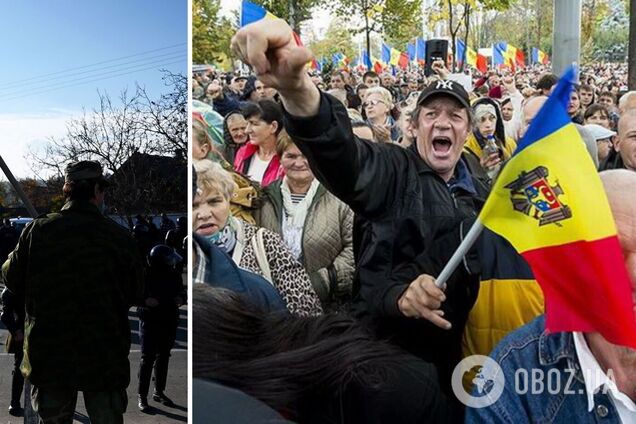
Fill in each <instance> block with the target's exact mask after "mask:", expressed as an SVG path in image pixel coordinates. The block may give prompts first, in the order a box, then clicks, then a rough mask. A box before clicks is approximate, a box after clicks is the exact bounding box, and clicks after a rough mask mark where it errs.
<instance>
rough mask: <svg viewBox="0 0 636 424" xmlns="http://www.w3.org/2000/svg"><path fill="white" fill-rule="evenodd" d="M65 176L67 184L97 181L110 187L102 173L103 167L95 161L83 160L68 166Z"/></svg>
mask: <svg viewBox="0 0 636 424" xmlns="http://www.w3.org/2000/svg"><path fill="white" fill-rule="evenodd" d="M64 176H65V179H66V181H67V182H72V181H81V180H90V179H95V180H98V181H101V182H102V184H103V185H109V183H108V181H107V180H106V179H105V178H104V174H103V173H102V165H101V164H100V163H99V162H96V161H94V160H82V161H78V162H71V163H69V164H68V165H66V169H65V170H64Z"/></svg>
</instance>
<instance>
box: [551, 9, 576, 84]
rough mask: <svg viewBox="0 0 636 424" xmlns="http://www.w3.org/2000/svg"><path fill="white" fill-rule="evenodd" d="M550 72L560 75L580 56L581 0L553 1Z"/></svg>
mask: <svg viewBox="0 0 636 424" xmlns="http://www.w3.org/2000/svg"><path fill="white" fill-rule="evenodd" d="M552 49H553V52H552V71H553V72H554V73H555V74H557V75H561V74H562V73H563V71H565V69H567V67H568V66H570V65H571V64H572V63H573V62H576V63H579V62H580V55H581V0H554V24H553V31H552Z"/></svg>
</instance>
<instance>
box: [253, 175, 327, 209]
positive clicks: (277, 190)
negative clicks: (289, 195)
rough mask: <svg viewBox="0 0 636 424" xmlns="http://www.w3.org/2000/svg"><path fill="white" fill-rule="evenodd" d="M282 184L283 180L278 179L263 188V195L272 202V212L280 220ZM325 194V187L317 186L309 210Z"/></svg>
mask: <svg viewBox="0 0 636 424" xmlns="http://www.w3.org/2000/svg"><path fill="white" fill-rule="evenodd" d="M282 184H283V179H282V178H280V179H278V180H276V181H274V182H273V183H271V184H270V185H268V186H267V187H266V188H265V195H266V196H267V197H268V198H269V200H270V201H271V202H272V205H273V206H274V211H275V212H276V216H277V217H278V218H280V216H281V214H282V211H283V195H282V192H281V185H282ZM326 192H327V189H326V188H325V186H323V185H322V184H320V185H319V186H318V189H317V190H316V195H315V196H314V198H313V200H312V201H311V205H309V208H310V209H311V208H312V207H313V206H314V205H315V204H316V203H318V200H320V198H321V197H322V196H323V195H324V194H325V193H326Z"/></svg>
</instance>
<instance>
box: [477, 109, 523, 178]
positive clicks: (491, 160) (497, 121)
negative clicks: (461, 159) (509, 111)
mask: <svg viewBox="0 0 636 424" xmlns="http://www.w3.org/2000/svg"><path fill="white" fill-rule="evenodd" d="M473 117H474V122H473V132H472V133H471V134H469V136H468V139H467V140H466V144H465V145H464V150H465V151H467V152H469V153H470V154H472V155H473V156H475V157H476V158H478V159H479V163H480V164H481V166H482V168H483V169H484V171H485V172H486V174H487V175H488V177H489V178H491V179H492V178H494V176H495V175H496V174H497V173H498V172H499V169H500V168H501V163H502V162H503V161H505V160H507V159H509V158H510V157H511V156H512V153H513V152H514V151H515V149H516V148H517V143H515V142H514V140H513V139H511V138H509V137H506V132H505V129H504V124H503V118H502V115H501V111H500V110H499V106H498V105H497V102H496V101H495V100H492V99H490V98H481V99H478V100H477V101H475V103H474V104H473ZM491 143H494V146H491ZM487 146H488V147H487ZM491 147H492V148H491Z"/></svg>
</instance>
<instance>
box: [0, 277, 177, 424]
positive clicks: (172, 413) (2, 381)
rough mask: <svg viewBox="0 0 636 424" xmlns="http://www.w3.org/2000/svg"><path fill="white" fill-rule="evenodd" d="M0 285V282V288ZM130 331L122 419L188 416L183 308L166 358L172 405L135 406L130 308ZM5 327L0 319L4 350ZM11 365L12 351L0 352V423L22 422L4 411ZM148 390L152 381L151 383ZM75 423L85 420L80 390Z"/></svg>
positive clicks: (135, 352) (135, 341)
mask: <svg viewBox="0 0 636 424" xmlns="http://www.w3.org/2000/svg"><path fill="white" fill-rule="evenodd" d="M1 289H2V285H0V290H1ZM128 319H129V322H130V328H131V330H132V334H131V341H132V346H131V353H130V356H129V359H130V368H131V370H130V375H131V383H130V386H129V387H128V409H127V412H126V414H125V416H124V421H125V422H126V423H140V424H145V423H153V424H163V423H178V422H187V420H188V411H187V405H188V353H187V348H188V346H187V340H188V319H187V308H186V306H182V307H181V310H180V322H179V328H178V329H177V341H176V343H175V347H174V349H173V351H172V357H171V358H170V368H169V371H168V384H167V388H166V394H167V395H168V396H169V397H170V398H171V399H172V400H173V401H174V402H175V404H176V407H175V408H167V407H165V406H163V405H161V404H157V403H155V402H153V401H152V399H148V401H149V404H150V406H151V407H153V408H152V410H151V411H150V413H149V414H143V413H141V412H139V409H137V371H138V369H139V357H140V353H139V331H138V329H139V324H138V321H137V316H136V313H135V311H134V308H133V309H131V310H130V312H129V314H128ZM7 333H8V332H7V330H6V329H5V327H4V326H3V325H2V323H0V346H1V347H0V351H2V352H4V342H5V339H6V335H7ZM12 366H13V355H8V354H6V353H0V424H4V423H11V424H16V423H22V422H23V418H15V417H12V416H10V415H9V414H8V412H7V408H8V406H9V400H10V398H11V368H12ZM150 390H151V393H152V383H151V388H150ZM23 400H24V399H23ZM74 422H75V423H89V422H90V421H89V419H88V417H87V416H86V410H85V408H84V401H83V398H82V396H81V394H80V396H79V399H78V402H77V408H76V411H75V420H74Z"/></svg>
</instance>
